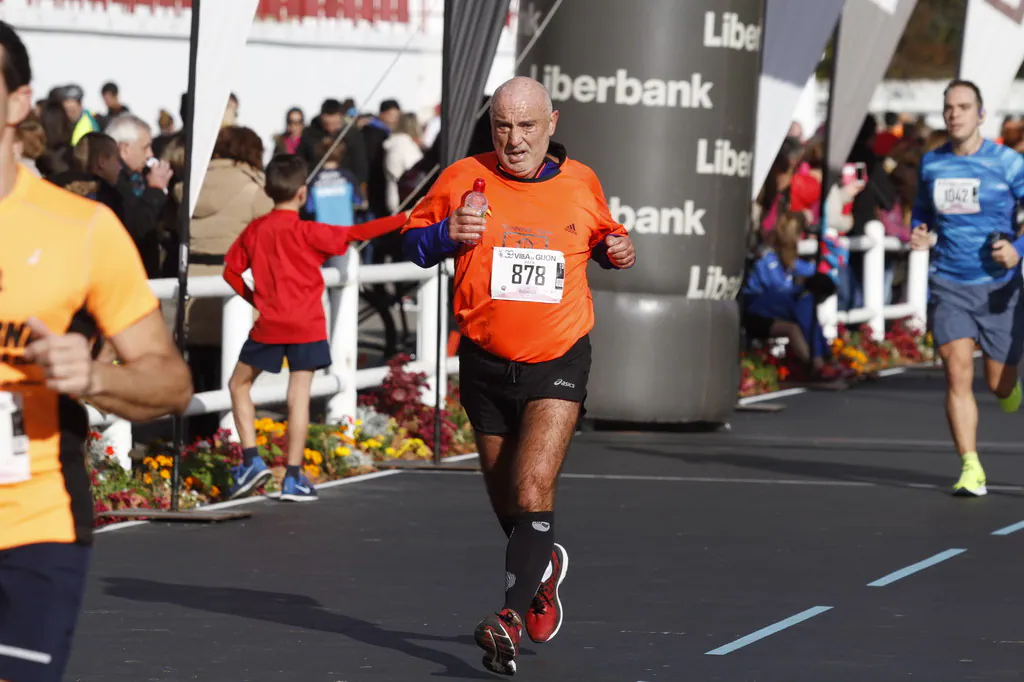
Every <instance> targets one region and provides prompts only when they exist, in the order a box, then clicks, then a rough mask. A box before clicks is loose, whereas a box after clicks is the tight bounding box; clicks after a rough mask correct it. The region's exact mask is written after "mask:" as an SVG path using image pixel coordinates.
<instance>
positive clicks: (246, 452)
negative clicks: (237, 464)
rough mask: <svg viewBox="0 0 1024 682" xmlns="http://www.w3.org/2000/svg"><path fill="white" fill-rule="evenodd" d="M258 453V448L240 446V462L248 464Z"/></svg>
mask: <svg viewBox="0 0 1024 682" xmlns="http://www.w3.org/2000/svg"><path fill="white" fill-rule="evenodd" d="M259 453H260V449H259V448H242V464H244V465H245V466H249V465H250V464H252V461H253V460H254V459H256V455H258V454H259Z"/></svg>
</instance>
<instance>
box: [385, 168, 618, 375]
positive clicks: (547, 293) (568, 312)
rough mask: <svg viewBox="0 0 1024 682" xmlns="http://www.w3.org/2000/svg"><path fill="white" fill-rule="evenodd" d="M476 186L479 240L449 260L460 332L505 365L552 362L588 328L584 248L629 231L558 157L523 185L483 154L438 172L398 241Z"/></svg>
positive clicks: (583, 175) (591, 183)
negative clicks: (483, 206) (481, 208)
mask: <svg viewBox="0 0 1024 682" xmlns="http://www.w3.org/2000/svg"><path fill="white" fill-rule="evenodd" d="M477 178H483V179H484V180H485V182H486V187H485V189H484V195H485V196H486V197H487V202H488V207H489V215H488V217H487V227H486V229H485V231H484V234H483V237H482V239H481V240H480V241H479V242H478V243H477V244H476V245H475V246H468V245H463V246H462V247H461V248H460V249H459V251H458V253H456V255H455V300H454V301H453V303H454V308H455V319H456V321H457V322H458V325H459V329H460V331H461V332H462V333H463V334H464V335H465V336H467V337H468V338H469V339H470V340H471V341H473V342H475V343H476V344H477V345H479V346H481V347H482V348H484V349H485V350H487V351H488V352H490V353H493V354H494V355H497V356H499V357H502V358H505V359H507V360H514V361H516V362H543V361H546V360H553V359H555V358H559V357H561V356H562V355H564V354H565V352H566V351H568V350H569V349H570V348H571V347H572V346H573V344H575V343H576V342H577V341H578V340H580V339H581V338H582V337H583V336H585V335H586V334H587V333H589V332H590V330H591V329H592V328H593V326H594V306H593V301H592V298H591V294H590V285H589V284H588V282H587V261H588V260H589V259H590V256H591V250H592V249H593V248H594V247H595V246H596V245H598V244H599V243H600V242H601V241H603V240H604V238H605V237H606V236H607V235H609V234H613V233H614V234H622V235H625V234H626V229H625V228H624V227H623V226H622V225H620V224H618V223H617V222H615V220H614V219H613V218H612V216H611V213H610V212H609V211H608V205H607V204H606V203H605V199H604V192H603V191H602V189H601V183H600V182H599V181H598V179H597V176H596V175H595V174H594V172H593V171H592V170H591V169H590V168H589V167H587V166H585V165H584V164H582V163H579V162H577V161H574V160H571V159H565V160H564V162H563V163H562V164H561V166H560V168H559V169H558V170H556V171H555V172H553V173H551V174H549V175H547V176H545V177H542V178H539V179H532V178H526V179H520V178H514V177H512V176H510V175H508V174H506V173H505V172H504V171H502V170H500V169H499V168H498V157H497V154H495V153H494V152H489V153H486V154H480V155H478V156H473V157H469V158H466V159H462V160H461V161H457V162H456V163H454V164H452V165H451V166H450V167H448V168H447V169H445V170H444V171H443V172H442V173H441V175H440V176H439V177H438V179H437V181H436V182H435V183H434V185H433V187H431V189H430V192H429V193H428V194H427V196H426V197H424V199H423V201H422V202H420V204H419V205H418V206H417V207H416V208H415V209H414V210H413V212H412V215H410V216H409V221H408V222H407V223H406V225H405V227H404V228H403V233H404V232H407V231H408V230H413V229H418V228H424V227H427V226H429V225H433V224H436V223H439V222H441V221H442V220H444V219H445V218H447V217H449V216H450V215H451V214H452V212H453V211H455V209H457V208H458V207H459V206H461V205H462V203H463V197H464V196H465V195H466V194H467V193H468V192H471V191H472V190H473V181H474V180H476V179H477ZM563 261H564V262H563ZM559 275H562V276H563V278H562V281H561V282H558V281H557V280H558V279H559ZM492 285H494V286H493V288H492ZM502 287H504V289H502ZM503 292H504V293H503ZM495 295H496V296H497V298H496V297H495ZM502 296H514V297H517V298H515V299H514V300H513V299H511V298H510V299H506V298H502ZM559 297H560V300H557V299H558V298H559Z"/></svg>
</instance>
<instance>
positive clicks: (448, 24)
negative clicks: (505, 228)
mask: <svg viewBox="0 0 1024 682" xmlns="http://www.w3.org/2000/svg"><path fill="white" fill-rule="evenodd" d="M454 31H455V20H454V13H453V12H449V11H447V8H446V9H445V13H444V34H443V36H442V38H441V72H442V74H444V73H445V66H446V65H449V64H451V62H452V58H453V51H454V41H453V38H454V36H453V33H454ZM450 81H451V79H450V78H442V79H441V122H442V125H441V132H440V133H439V136H440V144H439V145H438V149H439V150H440V161H439V163H438V165H439V166H443V167H448V166H450V165H451V164H453V163H455V158H454V156H455V150H454V149H452V144H453V141H454V138H455V136H454V135H452V130H451V123H452V84H451V82H450ZM432 174H433V171H432V172H431V175H432ZM410 196H411V195H410ZM443 267H444V261H443V260H442V261H441V262H440V263H438V264H437V331H436V335H437V339H436V340H437V357H436V358H435V360H436V361H437V364H436V365H435V367H434V465H435V466H437V465H439V464H441V352H442V351H441V348H442V346H441V342H442V339H441V315H442V314H443V312H444V310H443V308H444V306H442V305H441V295H442V292H441V285H442V284H443V282H444V278H443V277H442V276H441V273H442V272H443V270H442V268H443ZM425 312H426V311H425V310H424V311H421V312H420V314H421V315H422V314H423V313H425Z"/></svg>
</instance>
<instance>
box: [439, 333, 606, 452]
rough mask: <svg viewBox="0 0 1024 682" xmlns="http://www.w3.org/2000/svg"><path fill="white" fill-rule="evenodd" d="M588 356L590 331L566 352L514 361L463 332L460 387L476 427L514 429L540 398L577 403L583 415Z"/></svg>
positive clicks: (489, 430) (500, 430)
mask: <svg viewBox="0 0 1024 682" xmlns="http://www.w3.org/2000/svg"><path fill="white" fill-rule="evenodd" d="M590 360H591V358H590V336H589V335H587V336H584V337H583V338H581V339H580V340H579V341H577V342H576V343H575V344H574V345H573V346H572V348H570V349H569V350H568V351H566V352H565V355H563V356H562V357H560V358H555V359H554V360H546V361H544V362H512V361H510V360H506V359H504V358H500V357H498V356H496V355H493V354H491V353H488V352H487V351H485V350H484V349H483V348H481V347H480V346H478V345H476V344H475V343H473V342H472V341H470V340H469V339H467V338H466V337H462V340H461V341H460V343H459V392H460V394H461V398H462V405H463V407H465V409H466V414H467V415H468V416H469V421H470V423H471V424H472V425H473V430H474V431H476V432H477V433H484V434H493V435H501V434H506V433H515V432H517V431H518V430H519V425H520V423H521V422H522V419H523V411H524V410H525V409H526V404H527V403H529V402H530V401H531V400H539V399H542V398H558V399H561V400H569V401H572V402H575V403H579V404H580V418H582V417H583V415H584V414H586V408H585V407H584V404H585V402H586V398H587V380H588V379H589V378H590Z"/></svg>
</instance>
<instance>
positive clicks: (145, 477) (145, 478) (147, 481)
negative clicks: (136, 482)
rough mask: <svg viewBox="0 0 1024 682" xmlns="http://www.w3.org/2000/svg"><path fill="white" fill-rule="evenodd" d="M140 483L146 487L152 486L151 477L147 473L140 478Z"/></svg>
mask: <svg viewBox="0 0 1024 682" xmlns="http://www.w3.org/2000/svg"><path fill="white" fill-rule="evenodd" d="M142 482H143V483H145V484H146V485H153V476H152V475H151V474H150V473H149V472H148V471H147V472H146V473H145V474H143V476H142Z"/></svg>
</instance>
